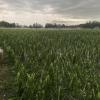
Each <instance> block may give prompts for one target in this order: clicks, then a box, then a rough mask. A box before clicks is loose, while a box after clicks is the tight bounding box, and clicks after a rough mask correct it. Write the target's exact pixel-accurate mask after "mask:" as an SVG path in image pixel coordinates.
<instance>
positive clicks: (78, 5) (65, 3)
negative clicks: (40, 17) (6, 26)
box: [0, 0, 100, 22]
mask: <svg viewBox="0 0 100 100" xmlns="http://www.w3.org/2000/svg"><path fill="white" fill-rule="evenodd" d="M99 4H100V0H0V11H4V10H6V11H11V12H14V13H25V12H26V13H27V12H28V13H33V14H34V13H35V12H39V11H40V12H42V13H44V14H58V15H61V16H63V17H64V18H67V17H70V18H73V19H90V20H91V19H95V20H98V19H99V17H100V11H99V9H100V5H99ZM46 9H47V11H46ZM48 9H49V10H50V11H49V10H48ZM62 22H63V21H62Z"/></svg>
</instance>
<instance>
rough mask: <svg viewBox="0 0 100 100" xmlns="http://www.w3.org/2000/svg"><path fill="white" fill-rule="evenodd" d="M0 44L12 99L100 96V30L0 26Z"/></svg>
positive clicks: (75, 99)
mask: <svg viewBox="0 0 100 100" xmlns="http://www.w3.org/2000/svg"><path fill="white" fill-rule="evenodd" d="M0 47H1V48H2V49H3V50H4V61H3V66H7V67H8V69H9V72H10V78H11V79H9V81H8V82H7V84H6V86H5V87H6V91H8V92H9V88H10V95H8V98H9V100H100V30H32V29H0ZM8 94H9V93H8Z"/></svg>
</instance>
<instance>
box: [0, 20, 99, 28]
mask: <svg viewBox="0 0 100 100" xmlns="http://www.w3.org/2000/svg"><path fill="white" fill-rule="evenodd" d="M0 28H91V29H93V28H100V22H97V21H89V22H87V23H84V24H79V25H65V24H57V23H46V24H45V26H43V25H42V24H39V23H34V24H33V25H29V26H28V25H19V24H17V23H9V22H6V21H0Z"/></svg>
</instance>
